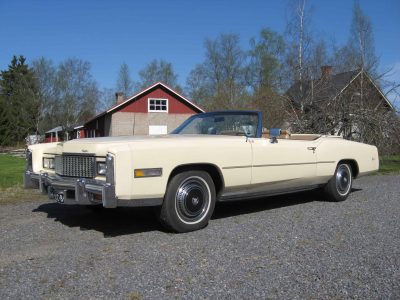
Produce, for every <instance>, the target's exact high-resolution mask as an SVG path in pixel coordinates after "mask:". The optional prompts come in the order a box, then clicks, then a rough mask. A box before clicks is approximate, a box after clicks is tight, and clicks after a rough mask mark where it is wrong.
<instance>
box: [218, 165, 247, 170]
mask: <svg viewBox="0 0 400 300" xmlns="http://www.w3.org/2000/svg"><path fill="white" fill-rule="evenodd" d="M244 168H251V165H248V166H230V167H222V169H224V170H229V169H244Z"/></svg>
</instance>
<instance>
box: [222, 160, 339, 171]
mask: <svg viewBox="0 0 400 300" xmlns="http://www.w3.org/2000/svg"><path fill="white" fill-rule="evenodd" d="M333 163H335V161H318V162H315V161H313V162H304V163H285V164H265V165H253V168H261V167H281V166H301V165H317V164H333ZM251 167H252V166H251V165H248V166H229V167H223V168H222V169H224V170H228V169H242V168H251Z"/></svg>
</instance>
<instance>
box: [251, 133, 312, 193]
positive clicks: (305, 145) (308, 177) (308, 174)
mask: <svg viewBox="0 0 400 300" xmlns="http://www.w3.org/2000/svg"><path fill="white" fill-rule="evenodd" d="M252 152H253V161H252V179H251V183H252V185H257V184H266V185H265V187H270V189H285V188H298V187H299V188H301V187H302V186H307V185H310V184H312V183H313V181H314V179H315V176H316V162H317V158H316V157H317V156H316V145H315V142H314V141H304V140H290V139H278V140H277V142H275V143H272V142H271V140H270V139H266V138H255V139H253V140H252Z"/></svg>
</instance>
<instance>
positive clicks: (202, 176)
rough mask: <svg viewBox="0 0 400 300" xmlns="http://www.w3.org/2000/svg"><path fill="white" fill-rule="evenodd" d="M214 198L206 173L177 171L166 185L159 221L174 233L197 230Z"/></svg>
mask: <svg viewBox="0 0 400 300" xmlns="http://www.w3.org/2000/svg"><path fill="white" fill-rule="evenodd" d="M215 199H216V196H215V186H214V182H213V180H212V178H211V176H210V175H209V174H208V173H207V172H204V171H185V172H182V173H179V174H177V175H175V176H174V177H173V178H172V179H171V181H170V182H169V184H168V187H167V192H166V194H165V197H164V202H163V205H162V207H161V212H160V220H161V222H162V223H163V224H164V225H166V226H167V227H168V228H170V229H172V230H173V231H176V232H189V231H193V230H197V229H201V228H203V227H205V226H206V225H207V224H208V221H209V219H210V217H211V215H212V213H213V211H214V207H215Z"/></svg>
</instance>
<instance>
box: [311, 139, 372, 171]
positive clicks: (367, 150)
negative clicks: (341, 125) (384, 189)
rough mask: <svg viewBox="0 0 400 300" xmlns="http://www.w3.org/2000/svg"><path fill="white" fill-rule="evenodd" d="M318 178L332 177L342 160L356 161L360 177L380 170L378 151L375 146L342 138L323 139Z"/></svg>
mask: <svg viewBox="0 0 400 300" xmlns="http://www.w3.org/2000/svg"><path fill="white" fill-rule="evenodd" d="M317 160H318V162H324V163H318V164H317V176H318V177H319V178H324V177H325V178H326V177H330V176H332V175H333V174H334V172H335V169H336V166H337V164H338V163H339V162H340V161H341V160H354V161H355V162H356V163H357V166H358V170H359V175H364V174H367V173H371V172H373V171H377V170H378V168H379V156H378V149H377V148H376V147H375V146H372V145H367V144H363V143H358V142H353V141H348V140H344V139H342V138H334V137H322V138H321V141H320V143H319V145H318V147H317Z"/></svg>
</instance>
